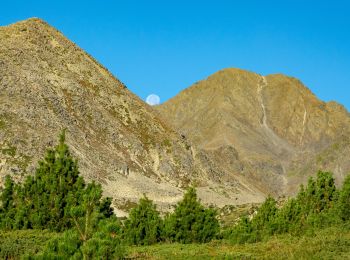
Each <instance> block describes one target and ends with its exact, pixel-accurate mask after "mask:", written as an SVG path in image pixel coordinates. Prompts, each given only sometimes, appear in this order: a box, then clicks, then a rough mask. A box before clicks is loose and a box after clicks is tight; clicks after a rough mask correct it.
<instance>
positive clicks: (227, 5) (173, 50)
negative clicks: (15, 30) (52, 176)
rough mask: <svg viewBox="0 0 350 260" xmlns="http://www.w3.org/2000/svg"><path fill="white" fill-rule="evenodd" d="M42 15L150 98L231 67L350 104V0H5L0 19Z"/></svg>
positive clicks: (171, 93)
mask: <svg viewBox="0 0 350 260" xmlns="http://www.w3.org/2000/svg"><path fill="white" fill-rule="evenodd" d="M30 17H39V18H42V19H44V20H45V21H47V22H48V23H49V24H51V25H52V26H54V27H56V28H57V29H58V30H60V31H61V32H62V33H63V34H64V35H65V36H67V37H68V38H69V39H70V40H72V41H73V42H75V43H76V44H78V45H79V46H80V47H81V48H83V49H84V50H85V51H87V52H88V53H90V54H91V55H92V56H94V57H95V58H96V59H97V60H98V61H99V62H100V63H102V64H103V65H104V66H105V67H107V68H108V69H109V70H110V71H111V72H112V73H113V74H114V75H115V76H116V77H117V78H118V79H119V80H121V81H122V82H123V83H124V84H126V85H127V87H128V88H129V89H130V90H131V91H132V92H134V93H135V94H137V95H138V96H139V97H140V98H142V99H144V100H146V97H147V96H148V95H149V94H152V93H153V94H156V95H158V96H159V97H160V99H161V102H164V101H166V100H167V99H169V98H171V97H173V96H175V95H176V94H177V93H179V92H180V91H181V90H182V89H185V88H187V87H189V86H191V85H192V84H193V83H195V82H197V81H199V80H202V79H205V78H206V77H208V76H209V75H211V74H213V73H215V72H216V71H218V70H221V69H224V68H229V67H233V68H241V69H246V70H250V71H253V72H256V73H259V74H262V75H267V74H272V73H283V74H286V75H288V76H293V77H296V78H298V79H300V80H301V81H302V82H303V83H304V84H305V85H306V86H307V87H308V88H310V89H311V90H312V92H313V93H315V94H316V95H317V96H318V97H319V98H320V99H322V100H324V101H330V100H335V101H337V102H339V103H341V104H343V105H345V107H346V108H347V109H348V111H350V1H337V0H333V1H322V0H319V1H312V0H303V1H301V0H294V1H290V0H284V1H281V0H279V1H272V0H271V1H269V0H264V1H253V0H252V1H249V0H247V1H235V0H231V1H224V0H215V1H214V0H212V1H206V0H198V1H194V0H193V1H191V0H187V1H183V0H177V1H170V0H169V1H165V0H163V1H152V0H148V1H146V0H145V1H141V0H140V1H135V0H134V1H133V0H124V1H119V0H114V1H113V0H111V1H107V0H106V1H102V0H100V1H89V0H85V1H80V0H76V1H73V0H71V1H66V0H61V1H48V0H46V1H41V0H38V1H28V0H26V1H17V0H1V11H0V26H2V25H8V24H11V23H14V22H16V21H20V20H25V19H27V18H30Z"/></svg>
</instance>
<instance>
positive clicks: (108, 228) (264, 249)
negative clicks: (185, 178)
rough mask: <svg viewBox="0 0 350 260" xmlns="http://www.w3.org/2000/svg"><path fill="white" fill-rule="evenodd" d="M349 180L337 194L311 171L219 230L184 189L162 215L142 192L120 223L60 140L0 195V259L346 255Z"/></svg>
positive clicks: (327, 178)
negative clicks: (293, 191) (289, 192)
mask: <svg viewBox="0 0 350 260" xmlns="http://www.w3.org/2000/svg"><path fill="white" fill-rule="evenodd" d="M349 220H350V177H347V178H346V180H345V182H344V184H343V186H342V187H341V188H340V189H337V188H336V186H335V184H334V179H333V177H332V174H331V173H328V172H319V173H318V174H317V176H316V178H315V179H314V178H310V179H309V182H308V184H307V185H306V186H305V187H303V186H301V188H300V191H299V193H298V195H297V196H296V197H295V198H290V199H289V200H287V201H285V202H284V203H283V204H282V205H281V206H279V204H278V203H277V201H276V200H275V199H274V198H272V197H268V198H267V199H266V201H265V202H264V203H263V204H262V205H261V206H260V207H259V208H258V209H257V211H256V213H255V214H253V215H246V216H241V217H240V220H239V222H238V223H236V224H231V225H228V226H227V225H222V224H221V225H220V223H219V221H218V216H217V211H216V210H215V209H214V208H206V207H204V206H203V205H202V204H201V203H200V201H199V200H198V198H197V195H196V190H195V188H193V187H190V188H189V189H188V190H187V192H186V193H185V194H184V197H183V199H182V200H181V201H180V202H179V203H178V204H177V205H176V207H175V210H174V212H173V213H170V214H167V215H166V216H164V217H162V216H161V215H160V213H159V212H158V211H157V209H156V206H155V205H154V204H153V202H152V201H151V200H150V199H148V198H147V197H146V196H144V197H143V198H141V199H140V201H139V203H138V204H137V205H136V206H135V207H134V208H132V209H131V211H130V214H129V217H128V218H127V219H126V220H123V221H122V220H119V219H118V218H117V217H116V216H115V215H114V214H113V210H112V208H111V199H110V198H103V197H102V188H101V186H100V185H98V184H96V183H94V182H92V183H85V181H84V180H83V178H82V177H81V176H80V173H79V169H78V164H77V161H76V160H74V159H73V158H72V156H71V154H70V152H69V149H68V146H67V145H66V144H65V133H64V132H63V133H62V134H61V135H60V139H59V143H58V145H57V146H56V147H55V148H54V149H48V151H47V153H46V155H45V157H44V159H43V160H42V161H40V162H39V165H38V167H37V169H36V172H35V173H34V174H32V175H28V176H27V177H26V179H25V181H24V182H23V183H15V182H14V181H13V180H12V179H11V177H9V176H7V177H6V179H5V185H4V187H3V188H2V191H1V193H0V258H1V259H17V258H21V257H22V258H24V259H82V258H83V259H122V258H125V257H128V258H131V259H132V258H150V259H152V258H154V259H165V258H168V259H169V258H170V259H184V258H186V259H203V258H204V259H210V258H216V259H220V258H221V259H231V258H239V257H240V258H269V257H270V258H297V259H299V258H309V257H310V256H313V257H315V258H344V257H345V256H349V255H350V221H349Z"/></svg>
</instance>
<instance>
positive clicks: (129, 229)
mask: <svg viewBox="0 0 350 260" xmlns="http://www.w3.org/2000/svg"><path fill="white" fill-rule="evenodd" d="M162 231H163V220H162V219H161V217H160V215H159V212H158V211H157V210H156V206H155V205H154V204H153V202H152V201H151V200H150V199H148V198H147V197H146V196H144V197H143V198H141V199H140V201H139V203H138V205H137V206H136V207H135V208H133V209H132V210H131V211H130V214H129V218H128V219H127V220H126V222H125V230H124V238H125V239H126V240H127V241H128V242H129V243H130V244H134V245H150V244H154V243H157V242H159V241H160V240H161V239H162Z"/></svg>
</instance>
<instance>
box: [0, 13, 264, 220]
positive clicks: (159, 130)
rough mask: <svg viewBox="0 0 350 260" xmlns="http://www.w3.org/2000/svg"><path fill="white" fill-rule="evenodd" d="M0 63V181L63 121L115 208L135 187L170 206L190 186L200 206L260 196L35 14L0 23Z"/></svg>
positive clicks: (22, 171) (137, 193)
mask: <svg viewBox="0 0 350 260" xmlns="http://www.w3.org/2000/svg"><path fill="white" fill-rule="evenodd" d="M0 61H1V63H0V74H1V75H2V77H1V78H0V90H1V91H0V150H1V153H0V177H1V178H0V179H1V180H2V179H3V177H4V176H5V175H6V174H11V175H12V176H13V177H14V179H15V180H16V181H20V180H21V179H23V176H24V175H26V174H30V173H33V171H34V169H35V165H36V164H37V161H38V159H39V158H41V156H42V155H43V153H44V151H45V149H46V148H47V147H48V146H52V145H53V144H54V143H55V140H56V137H57V135H58V133H59V132H60V130H61V129H63V128H66V129H67V143H68V145H69V146H70V148H71V150H72V153H73V155H74V156H75V157H77V158H78V160H79V166H80V169H81V172H82V174H83V176H84V177H85V178H86V179H87V180H89V181H92V180H95V181H98V182H99V183H101V184H102V185H103V189H104V193H105V195H107V196H111V197H113V199H114V200H113V205H114V207H115V208H116V210H117V212H119V213H120V214H124V213H125V212H126V211H127V210H128V207H130V205H132V204H133V203H136V202H137V201H138V199H139V198H140V197H142V196H143V194H147V196H148V197H149V198H150V199H152V200H154V201H155V203H157V204H158V206H159V207H160V209H161V210H169V209H170V208H171V205H173V204H175V203H176V202H177V200H179V199H180V198H181V197H182V193H183V190H184V189H185V188H186V187H187V186H188V185H190V184H197V186H198V193H199V196H200V197H201V198H202V200H203V201H204V202H205V203H207V204H211V203H213V204H217V205H221V206H224V205H226V204H230V203H231V202H233V203H236V204H242V203H247V202H250V201H262V200H263V198H264V194H263V192H261V191H260V190H259V188H257V187H255V185H253V184H250V183H248V184H246V183H245V180H244V178H242V179H241V180H239V179H238V178H237V179H235V178H228V176H226V175H225V174H226V173H225V172H224V171H222V169H221V168H220V167H218V166H217V165H216V163H215V162H213V161H212V160H210V159H209V157H208V155H207V154H206V153H205V152H204V151H203V150H201V149H197V148H196V147H194V146H193V145H192V143H191V142H190V141H188V140H187V138H186V137H183V136H181V135H180V134H179V133H177V131H175V130H173V129H172V127H170V126H169V125H168V123H166V122H165V121H164V120H163V119H161V118H160V117H159V116H158V112H156V111H155V109H154V108H153V107H151V106H149V105H147V104H146V103H145V102H143V101H142V100H141V99H140V98H138V97H137V96H136V95H134V94H133V93H131V92H130V91H129V90H128V89H127V88H126V86H125V85H124V84H123V83H122V82H121V81H119V80H118V79H117V78H115V77H114V76H113V75H112V74H111V73H110V72H108V70H107V69H105V68H104V67H103V66H102V65H100V64H99V63H98V62H97V61H96V60H94V59H93V58H92V57H91V56H90V55H88V54H87V53H86V52H85V51H83V50H82V49H80V48H79V47H78V46H77V45H75V44H74V43H72V42H70V41H69V40H68V39H67V38H65V36H64V35H63V34H62V33H60V32H59V31H58V30H56V29H55V28H53V27H51V26H50V25H49V24H47V23H46V22H44V21H42V20H41V19H37V18H34V19H29V20H26V21H22V22H18V23H15V24H12V25H10V26H5V27H0ZM225 176H226V177H225ZM225 178H226V179H225ZM223 179H224V180H225V181H224V182H223V181H222V180H223ZM118 210H120V211H118Z"/></svg>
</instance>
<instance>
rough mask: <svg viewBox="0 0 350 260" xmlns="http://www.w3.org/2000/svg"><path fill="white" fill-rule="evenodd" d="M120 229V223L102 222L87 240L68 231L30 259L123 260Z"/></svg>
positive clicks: (73, 231) (110, 220)
mask: <svg viewBox="0 0 350 260" xmlns="http://www.w3.org/2000/svg"><path fill="white" fill-rule="evenodd" d="M120 229H121V228H120V223H119V221H118V220H117V219H116V218H110V219H105V220H102V221H100V222H99V224H98V226H96V227H95V229H94V230H93V232H92V235H91V237H88V238H87V239H86V240H84V239H82V237H81V234H80V233H79V232H77V231H76V230H68V231H65V232H64V233H63V235H62V236H61V237H59V238H56V239H53V240H51V241H50V242H49V243H48V245H47V246H46V248H45V250H44V251H43V252H42V253H41V254H39V255H36V256H33V257H29V259H122V258H123V257H124V256H125V248H124V247H123V245H122V244H121V240H120V236H119V234H120V233H121V232H120Z"/></svg>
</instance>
